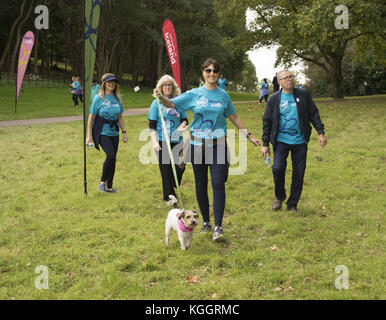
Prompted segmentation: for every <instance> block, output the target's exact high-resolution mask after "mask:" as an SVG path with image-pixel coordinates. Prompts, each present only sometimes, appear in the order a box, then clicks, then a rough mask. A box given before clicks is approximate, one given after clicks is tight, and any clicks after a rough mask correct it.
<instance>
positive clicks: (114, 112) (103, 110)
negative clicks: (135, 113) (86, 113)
mask: <svg viewBox="0 0 386 320" xmlns="http://www.w3.org/2000/svg"><path fill="white" fill-rule="evenodd" d="M90 113H91V114H92V115H94V116H97V115H98V116H100V117H102V118H104V119H106V120H108V121H117V120H118V117H119V115H120V114H121V113H123V106H122V103H121V102H119V101H118V100H117V99H116V98H115V96H114V95H107V94H105V96H104V100H103V99H102V97H101V96H100V95H99V94H98V95H97V96H95V98H94V101H93V102H92V104H91V106H90ZM118 129H119V128H118ZM101 134H102V135H105V136H118V135H119V130H117V129H116V127H115V126H113V127H110V125H109V124H108V123H106V124H104V125H103V128H102V132H101Z"/></svg>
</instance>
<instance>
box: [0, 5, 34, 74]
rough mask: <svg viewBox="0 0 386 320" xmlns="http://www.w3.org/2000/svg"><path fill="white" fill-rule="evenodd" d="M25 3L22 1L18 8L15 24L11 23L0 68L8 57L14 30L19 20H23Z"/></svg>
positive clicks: (0, 60)
mask: <svg viewBox="0 0 386 320" xmlns="http://www.w3.org/2000/svg"><path fill="white" fill-rule="evenodd" d="M26 2H27V0H23V2H22V4H21V6H20V12H19V16H18V17H17V18H16V20H15V22H14V23H13V25H12V27H11V31H10V32H9V36H8V40H7V45H6V47H5V50H4V52H3V54H2V55H1V59H0V68H1V66H2V65H3V63H4V61H5V58H6V57H7V55H8V51H9V49H10V48H11V43H12V39H13V34H14V32H15V29H16V27H17V25H18V24H19V22H20V20H21V19H22V18H23V13H24V7H25V4H26Z"/></svg>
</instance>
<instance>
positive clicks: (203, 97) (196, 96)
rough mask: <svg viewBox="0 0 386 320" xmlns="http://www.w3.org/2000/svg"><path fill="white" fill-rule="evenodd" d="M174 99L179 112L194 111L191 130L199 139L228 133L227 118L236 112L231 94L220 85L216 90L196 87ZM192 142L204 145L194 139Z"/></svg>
mask: <svg viewBox="0 0 386 320" xmlns="http://www.w3.org/2000/svg"><path fill="white" fill-rule="evenodd" d="M172 100H173V102H174V105H175V107H176V109H177V111H178V112H184V111H185V112H186V111H188V110H192V111H193V116H194V118H193V122H192V124H191V125H190V131H191V133H192V135H193V136H194V137H196V138H198V139H209V140H210V139H214V138H221V137H224V136H225V135H226V134H227V120H226V118H227V117H228V116H230V115H232V114H235V113H236V110H235V108H234V106H233V103H232V100H231V98H230V97H229V94H228V93H227V92H226V91H224V90H222V89H220V88H218V87H217V88H216V89H215V90H208V89H206V88H205V87H199V88H195V89H192V90H189V91H187V92H185V93H183V94H181V95H180V96H178V97H176V98H173V99H172ZM191 143H192V144H194V145H202V142H197V141H193V140H191Z"/></svg>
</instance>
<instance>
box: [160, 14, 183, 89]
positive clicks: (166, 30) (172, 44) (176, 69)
mask: <svg viewBox="0 0 386 320" xmlns="http://www.w3.org/2000/svg"><path fill="white" fill-rule="evenodd" d="M162 31H163V35H164V39H165V44H166V50H167V52H168V55H169V59H170V64H171V65H172V70H173V75H174V79H175V80H176V82H177V83H178V86H179V87H180V89H181V75H180V59H179V57H178V46H177V36H176V32H175V30H174V26H173V23H172V22H171V21H170V20H165V22H164V25H163V27H162Z"/></svg>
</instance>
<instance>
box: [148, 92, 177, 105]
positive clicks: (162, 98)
mask: <svg viewBox="0 0 386 320" xmlns="http://www.w3.org/2000/svg"><path fill="white" fill-rule="evenodd" d="M153 96H154V97H155V98H158V99H159V101H160V102H161V103H162V104H163V105H164V106H165V107H166V108H175V106H174V103H173V101H172V100H170V99H168V98H166V97H165V96H163V95H162V94H161V93H160V92H159V91H158V90H157V89H154V93H153Z"/></svg>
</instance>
